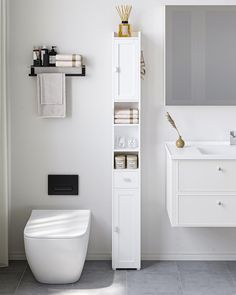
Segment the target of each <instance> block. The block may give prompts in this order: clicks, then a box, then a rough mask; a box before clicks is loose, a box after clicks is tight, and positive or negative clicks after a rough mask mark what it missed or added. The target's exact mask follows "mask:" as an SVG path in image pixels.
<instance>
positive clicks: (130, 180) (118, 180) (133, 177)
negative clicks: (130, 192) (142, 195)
mask: <svg viewBox="0 0 236 295" xmlns="http://www.w3.org/2000/svg"><path fill="white" fill-rule="evenodd" d="M114 187H115V188H137V187H139V172H137V171H134V172H133V171H115V172H114Z"/></svg>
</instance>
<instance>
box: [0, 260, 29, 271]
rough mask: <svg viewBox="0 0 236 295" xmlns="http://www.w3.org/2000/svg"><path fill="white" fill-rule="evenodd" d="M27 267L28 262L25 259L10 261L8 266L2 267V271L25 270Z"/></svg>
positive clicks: (0, 268) (0, 269)
mask: <svg viewBox="0 0 236 295" xmlns="http://www.w3.org/2000/svg"><path fill="white" fill-rule="evenodd" d="M26 267H27V262H26V261H24V260H17V261H12V260H10V261H9V266H8V267H0V273H2V272H22V273H23V272H24V271H25V269H26Z"/></svg>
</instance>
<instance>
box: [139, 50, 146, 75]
mask: <svg viewBox="0 0 236 295" xmlns="http://www.w3.org/2000/svg"><path fill="white" fill-rule="evenodd" d="M140 62H141V66H140V67H141V79H142V80H144V76H145V75H146V65H145V60H144V56H143V50H142V51H141V61H140Z"/></svg>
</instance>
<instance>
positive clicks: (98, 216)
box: [9, 0, 236, 259]
mask: <svg viewBox="0 0 236 295" xmlns="http://www.w3.org/2000/svg"><path fill="white" fill-rule="evenodd" d="M118 2H119V1H118ZM129 3H131V4H132V5H133V12H132V18H131V22H132V24H133V25H134V29H136V30H137V29H138V30H141V31H142V32H143V49H144V55H145V60H146V66H147V75H146V78H145V81H144V82H143V91H142V93H143V121H142V122H143V127H142V130H143V153H144V156H143V189H142V253H143V257H144V258H149V259H151V258H154V259H155V258H156V259H158V258H181V259H184V258H199V259H200V258H208V259H210V258H216V259H221V258H225V259H227V258H229V259H230V258H236V246H235V245H236V230H235V229H216V228H215V229H214V228H213V229H207V228H205V229H196V228H195V229H191V228H189V229H184V228H179V229H174V228H171V227H170V223H169V220H168V218H167V214H166V210H165V153H164V142H165V141H166V140H175V139H176V134H175V133H174V131H173V130H172V129H171V127H170V126H169V124H168V123H167V122H166V120H165V116H164V114H165V111H166V108H165V107H164V103H163V101H164V98H163V93H164V89H163V64H164V59H163V40H164V29H163V26H164V9H163V6H162V5H161V3H160V1H158V0H132V1H129ZM166 3H168V4H207V3H208V4H217V3H221V4H223V3H225V4H236V1H227V2H226V1H203V0H202V1H194V0H189V1H185V2H183V1H182V2H181V3H180V2H179V1H168V2H166ZM116 4H117V1H113V0H100V1H92V0H86V1H84V0H50V1H48V0H40V1H36V0H21V1H19V0H10V40H9V41H10V42H9V43H10V44H9V46H10V47H9V78H10V80H9V95H10V114H11V156H12V159H11V161H12V164H11V175H12V198H11V231H10V253H11V257H13V258H17V257H21V255H22V254H23V252H24V247H23V228H24V226H25V223H26V221H27V219H28V217H29V214H30V211H31V209H33V208H90V209H91V210H92V212H93V223H92V232H91V239H90V243H89V257H90V258H107V257H109V255H110V252H111V171H110V167H111V152H110V149H111V126H110V122H111V32H112V31H113V30H116V29H117V25H118V23H119V19H118V16H117V13H116V11H115V5H116ZM39 44H47V45H57V46H58V47H59V49H60V51H61V52H79V53H81V54H83V55H84V56H85V58H86V65H87V76H86V77H85V78H69V79H68V80H67V81H68V84H67V93H68V104H69V116H68V118H67V119H65V120H60V119H59V120H43V119H40V118H38V116H37V113H36V79H35V78H31V77H28V71H29V69H28V68H27V66H28V65H29V64H30V62H31V55H32V54H31V51H32V48H33V46H34V45H39ZM168 110H169V111H170V112H171V114H172V115H173V116H174V118H175V119H176V122H177V123H178V125H179V129H180V130H181V131H182V134H183V136H184V138H185V139H186V140H228V137H229V130H231V129H235V128H236V107H169V108H168ZM49 173H78V174H79V175H80V195H79V196H78V197H70V196H69V197H65V196H62V197H53V196H48V195H47V174H49Z"/></svg>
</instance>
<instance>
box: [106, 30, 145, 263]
mask: <svg viewBox="0 0 236 295" xmlns="http://www.w3.org/2000/svg"><path fill="white" fill-rule="evenodd" d="M112 47H113V55H112V56H113V58H112V268H113V269H127V268H132V269H140V267H141V212H140V211H141V148H140V147H141V89H140V87H141V85H140V54H141V33H139V32H137V33H135V32H134V33H133V34H132V37H128V38H119V37H118V36H117V34H116V33H114V34H113V38H112ZM119 111H123V112H125V113H126V114H125V115H124V114H123V115H122V116H125V118H126V119H127V118H128V120H126V121H125V123H123V122H122V120H121V121H120V120H118V122H117V120H116V119H117V118H120V117H119V115H118V116H117V112H119ZM134 112H135V116H136V117H135V119H136V121H135V123H133V122H132V120H130V118H133V116H134ZM127 113H128V115H127ZM122 116H121V117H122ZM119 142H121V143H122V144H119ZM128 142H130V143H131V144H128ZM119 157H121V158H125V164H124V162H123V166H122V165H121V166H119V165H116V159H117V158H119ZM130 157H131V158H132V157H133V158H136V159H137V161H136V162H135V163H136V164H135V165H134V166H132V165H131V166H129V165H128V158H130ZM124 166H125V168H124ZM121 167H123V168H124V169H121ZM131 168H132V169H131Z"/></svg>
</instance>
